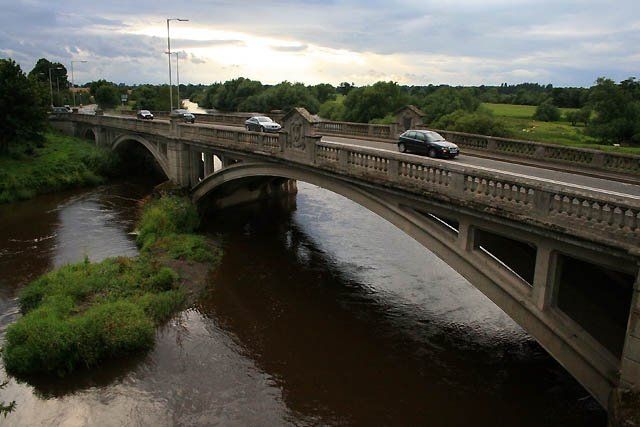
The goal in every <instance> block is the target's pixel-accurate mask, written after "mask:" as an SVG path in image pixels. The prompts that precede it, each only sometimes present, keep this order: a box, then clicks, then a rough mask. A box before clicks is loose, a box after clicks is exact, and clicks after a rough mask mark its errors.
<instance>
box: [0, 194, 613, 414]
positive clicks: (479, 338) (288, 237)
mask: <svg viewBox="0 0 640 427" xmlns="http://www.w3.org/2000/svg"><path fill="white" fill-rule="evenodd" d="M150 189H151V187H150V185H149V184H144V183H131V182H130V183H115V184H109V185H106V186H102V187H99V188H97V189H91V190H82V191H75V192H69V193H64V194H58V195H54V196H42V197H38V198H37V199H34V200H31V201H27V202H21V203H17V204H14V205H10V206H6V205H5V206H0V309H1V312H0V334H1V335H0V336H2V337H3V336H4V332H5V330H6V327H7V325H8V324H10V323H11V322H13V321H14V320H15V319H16V318H17V317H18V315H19V314H18V309H17V302H16V295H17V291H18V290H19V288H20V287H21V286H23V285H24V284H25V283H26V282H28V281H29V280H31V279H33V278H34V277H36V276H37V275H39V274H41V273H43V272H45V271H47V270H49V269H51V268H53V267H56V266H60V265H63V264H65V263H68V262H73V261H79V260H82V258H83V257H85V256H87V257H89V258H90V259H91V260H94V261H97V260H100V259H103V258H105V257H109V256H115V255H134V254H135V253H136V252H137V249H136V246H135V243H134V238H135V236H134V235H132V234H131V233H132V231H133V227H134V223H135V219H136V215H137V212H138V206H139V203H138V201H139V200H140V199H141V198H142V197H144V196H145V195H147V194H148V193H149V191H150ZM299 190H300V191H299V193H298V195H297V198H295V199H291V200H286V201H279V202H273V203H263V204H260V205H252V206H247V207H244V208H234V209H232V210H229V211H226V212H222V213H221V214H218V215H217V216H215V217H210V218H207V219H206V232H207V233H210V234H211V235H212V236H215V237H216V238H218V239H221V240H222V241H223V245H224V248H225V256H224V257H223V260H222V264H221V265H220V268H219V269H218V271H217V272H215V273H214V274H212V275H211V277H210V285H209V288H208V290H207V292H206V294H205V296H204V297H202V298H201V299H200V300H199V301H198V303H197V304H196V306H195V307H194V308H191V309H189V310H186V311H184V312H182V313H180V314H179V315H178V316H177V317H176V318H175V319H173V320H172V321H170V322H169V323H168V324H167V325H166V326H164V327H162V328H161V329H160V330H159V331H158V333H157V340H156V345H155V347H154V349H153V350H152V351H151V352H149V353H148V354H146V355H142V356H140V357H138V358H135V359H130V360H120V361H111V362H109V363H107V364H106V365H105V366H104V367H103V368H101V369H99V370H97V371H96V372H93V373H91V374H87V373H84V374H81V375H76V376H74V377H71V378H65V379H63V380H59V381H52V380H43V381H41V382H39V383H34V384H27V383H21V382H18V381H16V380H15V379H13V378H9V382H8V384H7V386H6V387H5V388H4V389H2V390H0V400H4V401H11V400H15V401H16V404H17V407H16V409H15V411H14V412H13V413H11V414H9V415H8V416H7V418H6V419H4V420H2V419H0V424H3V425H4V424H6V425H30V426H33V425H67V426H73V425H99V426H111V425H113V426H120V425H153V426H162V425H224V426H227V425H241V426H276V425H428V426H468V425H474V426H498V425H505V426H511V425H513V426H516V425H517V426H605V425H606V413H605V412H604V411H603V410H602V409H601V408H600V407H599V406H598V404H597V403H596V402H595V401H594V400H593V399H592V398H591V397H589V396H588V393H587V392H586V391H585V390H584V389H583V388H582V387H581V386H580V385H578V384H577V383H576V382H575V381H574V380H573V379H572V378H571V377H570V376H569V374H568V373H567V372H566V371H564V370H563V369H562V368H561V367H560V366H559V365H558V364H557V363H556V362H555V361H554V360H553V359H552V358H551V357H550V356H549V355H548V354H547V353H546V352H545V351H544V350H543V349H542V348H541V347H540V346H539V345H538V344H537V343H536V342H535V341H534V340H533V339H532V338H531V337H530V336H528V335H527V334H526V333H525V332H524V331H523V330H522V329H521V328H519V327H518V326H517V325H516V324H515V323H514V322H513V321H511V320H510V319H509V318H508V317H507V316H506V315H505V314H504V313H502V312H501V311H500V310H499V309H498V308H497V307H495V306H494V305H493V304H492V303H491V302H490V301H489V300H488V299H487V298H486V297H484V296H483V295H482V294H481V293H480V292H478V291H477V290H475V288H473V287H472V286H471V285H470V284H469V283H468V282H467V281H466V280H464V279H463V278H462V277H461V276H460V275H458V274H457V273H456V272H454V271H453V270H451V269H450V268H449V267H448V266H447V265H446V264H444V263H443V262H441V261H440V260H439V259H437V258H436V257H435V256H434V255H433V254H431V253H430V252H429V251H427V250H425V249H424V248H423V247H421V246H420V245H419V244H417V243H416V242H415V241H413V240H412V239H410V238H409V237H407V236H406V235H404V234H403V233H402V232H400V231H399V230H397V229H396V228H394V227H393V226H392V225H390V224H388V223H387V222H385V221H384V220H382V219H380V218H378V217H377V216H375V215H374V214H372V213H370V212H368V211H366V210H365V209H363V208H361V207H360V206H358V205H355V204H354V203H352V202H350V201H348V200H346V199H344V198H342V197H340V196H337V195H335V194H333V193H330V192H327V191H325V190H322V189H319V188H317V187H314V186H311V185H308V184H304V183H299ZM2 376H3V377H6V374H5V373H4V371H2Z"/></svg>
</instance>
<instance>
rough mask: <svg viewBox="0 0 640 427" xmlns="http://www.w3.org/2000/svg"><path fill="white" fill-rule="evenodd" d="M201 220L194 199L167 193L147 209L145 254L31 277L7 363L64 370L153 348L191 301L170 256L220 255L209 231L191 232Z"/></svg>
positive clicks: (22, 371) (34, 370) (11, 332)
mask: <svg viewBox="0 0 640 427" xmlns="http://www.w3.org/2000/svg"><path fill="white" fill-rule="evenodd" d="M198 223H199V219H198V215H197V213H196V211H195V209H194V207H193V206H192V205H191V203H190V202H189V200H188V199H184V198H179V197H173V196H165V197H162V198H161V199H159V200H155V201H152V202H150V203H149V204H148V205H147V206H146V207H145V209H144V211H143V214H142V217H141V219H140V221H139V230H140V233H139V236H138V243H139V245H140V246H141V253H140V255H139V256H138V257H136V258H122V257H121V258H111V259H107V260H105V261H102V262H99V263H91V262H89V260H88V259H85V261H84V262H81V263H78V264H73V265H67V266H64V267H62V268H59V269H57V270H55V271H53V272H51V273H48V274H45V275H44V276H41V277H40V278H38V279H36V280H35V281H33V282H31V283H30V284H29V285H27V286H26V287H25V288H24V289H23V290H22V292H21V294H20V299H19V303H20V309H21V311H22V313H23V314H24V316H23V317H22V318H20V319H19V320H18V321H17V322H16V323H14V324H13V325H11V326H9V328H8V329H7V333H6V345H5V348H4V349H3V351H2V356H3V358H4V363H5V367H6V368H7V370H8V371H9V372H10V373H12V374H16V375H22V376H26V375H33V374H55V375H59V376H64V375H65V374H67V373H70V372H71V371H73V370H76V369H79V368H91V367H95V366H97V365H98V364H99V363H100V362H101V361H103V360H105V359H108V358H112V357H116V356H117V357H121V356H126V355H128V354H131V353H134V352H139V351H143V350H146V349H149V348H150V347H151V346H152V345H153V342H154V336H155V327H156V326H157V325H159V324H160V323H162V322H163V321H166V320H167V319H169V318H170V317H171V316H172V315H173V314H174V313H175V312H176V311H178V310H180V309H181V308H183V307H184V304H185V302H186V292H185V290H184V288H182V287H181V283H180V281H179V278H178V274H177V273H176V272H175V271H174V270H172V269H171V268H169V267H167V266H166V265H165V264H166V262H165V260H166V258H167V257H170V258H173V259H181V260H185V261H212V260H214V259H215V258H216V257H217V256H219V253H218V252H217V250H215V249H213V248H210V247H209V245H208V244H207V242H206V241H205V239H204V238H202V237H200V236H197V235H194V234H190V233H192V232H193V231H194V230H195V228H196V227H197V226H198Z"/></svg>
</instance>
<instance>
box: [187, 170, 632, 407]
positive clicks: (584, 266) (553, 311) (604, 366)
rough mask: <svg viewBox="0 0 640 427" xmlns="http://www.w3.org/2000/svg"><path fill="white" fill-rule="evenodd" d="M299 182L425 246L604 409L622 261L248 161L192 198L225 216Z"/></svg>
mask: <svg viewBox="0 0 640 427" xmlns="http://www.w3.org/2000/svg"><path fill="white" fill-rule="evenodd" d="M294 180H299V181H303V182H307V183H310V184H314V185H317V186H319V187H322V188H325V189H327V190H330V191H332V192H335V193H337V194H340V195H342V196H344V197H346V198H348V199H350V200H352V201H354V202H356V203H358V204H360V205H362V206H364V207H365V208H367V209H369V210H370V211H372V212H374V213H376V214H377V215H379V216H381V217H382V218H384V219H386V220H388V221H389V222H391V223H392V224H394V225H395V226H397V227H398V228H400V229H401V230H402V231H404V232H405V233H406V234H408V235H409V236H411V237H412V238H414V239H415V240H416V241H418V242H419V243H421V244H422V245H423V246H424V247H425V248H427V249H428V250H430V251H432V252H433V253H434V254H436V255H437V256H438V257H439V258H441V259H442V260H443V261H444V262H446V263H447V264H448V265H449V266H451V267H452V268H453V269H454V270H456V271H457V272H458V273H460V274H461V275H462V276H463V277H465V278H466V279H467V280H468V281H469V282H470V283H471V284H472V285H473V286H475V287H476V288H477V289H479V290H480V291H481V292H483V293H484V294H485V295H486V296H487V297H489V298H490V299H491V300H492V301H493V302H494V303H495V304H496V305H497V306H498V307H500V308H501V309H502V310H503V311H505V312H506V313H507V314H508V315H509V316H510V317H512V318H513V319H514V320H515V321H516V322H517V323H518V324H519V325H521V326H522V327H523V328H524V329H525V330H527V331H528V332H529V333H530V334H531V335H532V336H533V337H534V338H535V339H536V340H537V341H538V342H539V343H540V344H541V345H542V346H543V347H544V348H545V349H546V350H547V351H548V352H549V353H551V355H552V356H553V357H555V358H556V359H557V360H558V361H559V362H560V363H561V364H562V365H563V366H564V367H565V368H566V369H567V370H568V371H569V372H570V373H571V374H572V375H573V376H574V377H575V378H576V379H578V380H579V381H580V382H581V383H582V384H583V385H584V386H585V387H586V388H587V389H588V390H589V391H590V392H591V393H592V394H593V395H594V396H595V397H596V399H597V400H598V401H599V402H600V403H601V404H603V406H606V402H607V399H608V396H609V393H610V392H611V390H612V389H613V388H614V387H615V386H616V385H617V381H618V378H617V375H618V374H617V372H618V371H619V368H620V355H621V353H622V346H623V344H624V339H625V331H626V319H627V318H628V314H629V310H630V305H631V297H632V292H633V286H634V283H635V278H636V274H637V271H636V269H635V265H634V264H633V263H631V262H629V263H628V264H625V265H620V259H621V257H622V258H623V259H624V258H628V256H627V255H626V254H622V253H614V252H611V251H603V250H602V248H598V247H596V246H594V245H591V244H589V243H588V242H582V241H579V240H574V239H571V238H568V237H561V238H558V236H557V234H554V233H553V232H551V231H549V230H546V231H545V230H536V229H534V228H532V227H526V226H523V225H522V224H517V223H515V222H509V221H506V220H504V219H499V218H497V217H494V216H488V215H481V214H478V213H477V212H470V211H464V210H461V209H459V208H456V209H452V207H451V206H447V205H446V204H443V203H441V202H436V201H428V200H425V198H420V199H418V198H416V197H414V196H411V195H408V194H404V193H402V192H398V191H393V190H391V189H381V188H375V187H370V188H363V187H362V186H358V185H355V184H354V183H351V182H349V181H347V180H344V179H341V178H339V177H331V176H327V175H326V174H322V175H320V174H317V173H315V172H314V171H313V170H309V169H307V168H296V167H292V166H290V165H286V166H285V165H282V164H278V163H275V162H274V163H271V162H256V161H252V160H251V159H246V160H245V161H242V162H238V163H235V164H232V165H230V166H228V167H226V168H223V169H221V170H218V171H216V172H214V173H211V174H209V175H207V176H204V175H203V176H201V177H199V178H198V183H197V185H195V186H194V188H193V190H192V198H193V200H194V202H195V203H197V204H198V205H200V206H203V207H204V208H216V209H219V208H224V207H229V206H232V205H234V204H237V203H243V202H247V201H253V200H257V199H260V198H264V197H273V196H278V195H282V194H290V193H292V192H295V186H294V185H293V184H292V182H294ZM569 254H570V255H569ZM585 274H586V275H591V280H588V281H586V282H588V283H591V285H589V286H582V285H583V284H585V283H586V282H585ZM594 277H596V280H593V278H594ZM611 289H613V290H614V295H613V296H611ZM604 290H606V292H603V291H604ZM585 307H586V308H585ZM612 313H615V314H614V315H612Z"/></svg>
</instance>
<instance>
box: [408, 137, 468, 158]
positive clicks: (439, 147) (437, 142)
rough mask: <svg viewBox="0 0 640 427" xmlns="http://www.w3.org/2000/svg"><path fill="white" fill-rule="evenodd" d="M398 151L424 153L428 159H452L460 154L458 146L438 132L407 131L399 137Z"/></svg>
mask: <svg viewBox="0 0 640 427" xmlns="http://www.w3.org/2000/svg"><path fill="white" fill-rule="evenodd" d="M398 151H400V152H401V153H406V152H409V151H411V152H414V153H424V154H426V155H427V156H429V157H446V158H449V159H453V158H454V157H456V156H457V155H458V154H460V149H458V146H457V145H456V144H454V143H452V142H449V141H447V140H445V139H444V137H443V136H442V135H440V134H439V133H438V132H433V131H430V130H408V131H406V132H404V133H403V134H402V135H400V139H399V140H398Z"/></svg>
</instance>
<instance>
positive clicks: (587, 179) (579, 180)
mask: <svg viewBox="0 0 640 427" xmlns="http://www.w3.org/2000/svg"><path fill="white" fill-rule="evenodd" d="M126 117H131V116H126ZM155 121H157V122H165V123H166V122H168V120H161V119H156V120H155ZM198 125H199V126H211V127H217V128H228V129H230V130H237V129H238V127H237V126H226V125H217V124H209V123H198ZM322 141H325V142H338V143H341V144H351V145H356V146H359V147H368V148H374V149H377V150H383V151H393V152H398V149H397V146H396V145H395V144H391V143H387V142H378V141H369V140H364V139H356V138H342V137H337V136H325V137H323V138H322ZM404 155H406V156H416V155H415V154H404ZM444 161H450V162H455V163H457V164H462V165H469V166H473V167H482V168H487V169H492V170H496V171H499V172H503V173H509V174H517V175H520V176H523V177H531V178H541V179H545V180H548V181H550V182H552V183H554V184H565V185H567V187H579V188H582V189H585V190H597V191H600V192H605V193H617V194H620V195H623V196H627V197H629V196H630V197H633V198H638V199H640V186H639V185H635V184H628V183H625V182H618V181H613V180H610V179H605V178H596V177H591V176H586V175H581V174H577V173H572V172H562V171H557V170H553V169H546V168H544V167H537V166H527V165H521V164H518V163H511V162H508V161H504V160H494V159H486V158H483V157H475V156H471V155H465V154H464V153H462V152H461V153H460V155H459V156H458V157H457V158H455V159H454V160H444Z"/></svg>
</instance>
